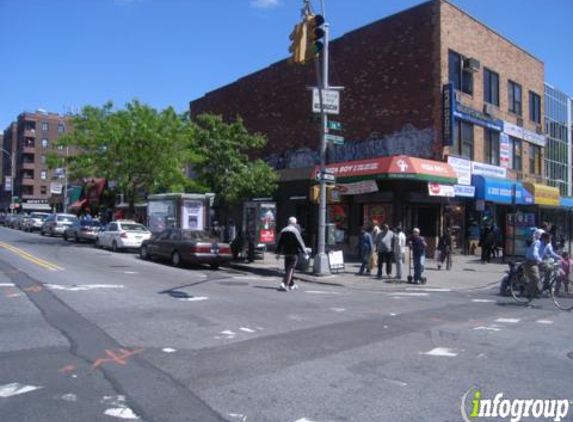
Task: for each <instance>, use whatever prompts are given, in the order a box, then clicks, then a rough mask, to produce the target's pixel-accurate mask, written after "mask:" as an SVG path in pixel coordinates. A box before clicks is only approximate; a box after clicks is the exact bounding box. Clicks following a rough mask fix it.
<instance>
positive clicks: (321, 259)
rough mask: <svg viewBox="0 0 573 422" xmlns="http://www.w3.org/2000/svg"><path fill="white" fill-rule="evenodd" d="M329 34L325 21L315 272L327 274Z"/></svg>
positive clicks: (320, 93) (320, 80) (319, 74)
mask: <svg viewBox="0 0 573 422" xmlns="http://www.w3.org/2000/svg"><path fill="white" fill-rule="evenodd" d="M323 16H324V3H323ZM328 36H329V25H328V22H325V23H324V48H323V50H322V75H321V72H320V70H319V69H318V62H317V76H318V82H319V83H318V86H319V89H318V96H319V102H320V121H321V127H322V128H321V133H320V202H319V209H318V250H317V253H316V255H315V258H314V274H316V275H327V274H330V266H329V264H328V256H327V255H326V180H325V179H324V174H325V173H326V146H327V141H326V134H327V133H328V116H327V114H326V112H325V110H324V101H323V98H322V97H323V92H325V91H326V90H327V89H328V87H329V85H328V42H329V40H328Z"/></svg>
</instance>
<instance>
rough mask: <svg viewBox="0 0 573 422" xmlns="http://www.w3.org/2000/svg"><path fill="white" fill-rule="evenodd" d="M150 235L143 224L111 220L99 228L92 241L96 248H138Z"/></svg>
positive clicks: (116, 249) (117, 249)
mask: <svg viewBox="0 0 573 422" xmlns="http://www.w3.org/2000/svg"><path fill="white" fill-rule="evenodd" d="M150 237H151V232H150V231H149V230H147V227H145V226H144V225H143V224H138V223H136V222H134V221H131V220H117V221H112V222H111V223H109V224H108V225H107V226H105V227H104V228H103V229H101V230H100V231H99V232H98V234H97V237H96V239H95V242H94V246H95V247H96V248H111V250H112V251H114V252H120V251H122V250H124V249H139V247H140V246H141V243H142V242H143V241H145V240H147V239H149V238H150Z"/></svg>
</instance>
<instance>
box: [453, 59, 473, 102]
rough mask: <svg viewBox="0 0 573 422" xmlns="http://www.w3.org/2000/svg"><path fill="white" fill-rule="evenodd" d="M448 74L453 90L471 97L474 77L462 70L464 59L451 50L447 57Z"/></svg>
mask: <svg viewBox="0 0 573 422" xmlns="http://www.w3.org/2000/svg"><path fill="white" fill-rule="evenodd" d="M448 73H449V81H450V82H452V83H453V84H454V88H455V89H457V90H458V91H462V92H465V93H466V94H470V95H473V88H474V75H473V73H472V72H470V71H466V70H464V57H463V56H462V55H460V54H458V53H456V52H455V51H451V50H450V52H449V55H448Z"/></svg>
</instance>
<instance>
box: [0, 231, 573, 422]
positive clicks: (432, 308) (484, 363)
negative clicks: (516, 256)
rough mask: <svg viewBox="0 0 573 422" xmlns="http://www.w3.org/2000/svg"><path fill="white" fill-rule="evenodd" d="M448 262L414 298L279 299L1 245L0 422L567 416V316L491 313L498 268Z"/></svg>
mask: <svg viewBox="0 0 573 422" xmlns="http://www.w3.org/2000/svg"><path fill="white" fill-rule="evenodd" d="M457 258H458V257H456V261H455V262H454V270H452V271H451V272H449V273H448V272H444V271H443V270H442V271H440V272H438V271H430V270H428V274H427V275H428V283H427V284H426V285H425V286H410V285H407V284H395V283H385V282H384V281H383V280H375V279H369V278H366V277H362V278H360V277H356V276H354V275H351V274H340V275H338V276H335V277H333V278H332V279H321V280H316V279H314V278H308V279H307V281H300V283H299V285H300V289H299V290H297V291H293V292H280V291H278V290H277V286H278V284H279V283H280V272H276V271H274V272H271V271H270V270H269V269H268V268H267V269H265V268H262V269H261V268H259V269H258V270H257V269H255V271H256V272H252V271H246V270H245V269H239V268H227V269H223V270H219V271H212V270H210V269H209V268H208V267H201V266H196V267H187V268H173V267H171V266H169V265H168V264H165V263H161V262H147V261H141V260H140V259H139V258H138V257H137V255H136V254H134V253H112V252H109V251H104V250H98V249H95V248H93V246H91V245H88V244H79V245H76V244H73V243H67V242H64V241H63V240H62V239H61V238H44V237H40V236H39V235H37V234H29V233H22V232H17V231H13V230H9V229H5V228H0V316H1V318H0V420H1V421H2V422H3V421H10V422H11V421H18V422H28V421H29V422H32V421H33V422H42V421H47V422H51V421H54V422H60V421H62V422H76V421H108V422H109V421H119V420H140V421H147V422H152V421H161V422H163V421H166V422H184V421H201V422H208V421H236V422H252V421H255V422H259V421H260V422H311V421H312V422H347V421H357V422H370V421H372V422H378V421H397V422H401V421H404V422H413V421H420V420H422V421H436V422H454V421H455V422H457V421H461V420H462V415H461V410H460V405H461V401H462V397H463V396H464V394H465V393H466V392H468V390H470V389H471V388H473V387H477V388H479V389H480V390H481V392H482V396H483V397H484V398H492V399H493V397H494V396H495V395H496V394H497V393H501V392H503V393H504V397H507V398H511V399H516V398H528V399H529V398H530V399H541V398H545V399H560V398H567V399H568V400H570V399H571V398H573V397H572V396H573V393H572V388H571V387H572V384H571V378H572V375H573V371H572V366H573V332H572V330H571V318H572V317H573V316H572V315H571V313H568V312H563V311H559V310H557V309H556V308H555V307H554V306H553V304H552V302H551V300H550V299H545V298H544V299H540V300H538V301H536V302H535V303H534V305H533V306H532V307H523V306H518V305H516V304H514V303H513V302H511V300H509V299H508V298H502V297H499V296H498V295H497V294H496V287H497V286H495V285H492V283H497V282H498V281H499V278H500V277H501V275H502V274H503V270H504V266H503V265H502V264H489V265H488V264H485V265H484V264H478V263H474V262H472V261H471V259H470V260H469V261H467V262H465V263H464V262H463V261H461V260H458V259H457ZM273 259H274V258H273ZM460 259H461V258H460ZM261 264H262V263H258V264H257V265H258V266H259V267H260V266H262V265H261ZM273 265H275V266H280V265H281V263H280V262H279V263H278V264H277V263H276V261H275V262H274V264H273ZM428 267H429V268H431V267H432V263H431V262H430V263H428ZM347 268H348V269H349V271H352V270H353V267H352V264H351V265H350V266H347ZM465 269H475V271H471V270H465ZM251 270H252V267H251ZM257 271H258V272H257ZM476 273H477V274H476ZM309 277H310V276H309ZM470 278H471V280H474V279H476V280H477V279H481V280H480V282H479V283H478V281H475V282H474V281H471V282H470V281H468V280H469V279H470ZM446 279H448V280H450V281H444V280H446ZM358 283H361V284H360V287H359V288H357V285H358ZM446 285H447V286H449V287H443V286H446ZM468 403H469V402H468ZM470 405H471V403H470ZM489 420H509V418H506V419H500V418H498V419H489ZM522 420H525V421H526V420H534V419H532V418H529V419H528V418H523V419H522ZM546 420H551V419H546ZM563 420H565V421H571V420H573V410H571V411H569V412H568V414H567V416H566V417H565V418H564V419H563Z"/></svg>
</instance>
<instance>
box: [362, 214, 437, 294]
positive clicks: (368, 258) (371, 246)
mask: <svg viewBox="0 0 573 422" xmlns="http://www.w3.org/2000/svg"><path fill="white" fill-rule="evenodd" d="M407 245H408V246H409V247H410V251H411V254H412V260H413V264H414V277H413V282H414V283H420V282H421V281H422V273H423V272H424V264H425V257H426V248H427V246H428V245H427V243H426V241H425V239H424V238H423V237H422V236H420V230H419V229H418V228H414V229H413V230H412V236H411V237H410V238H409V239H407V238H406V234H405V233H404V231H403V230H402V227H400V226H397V227H395V228H394V230H392V229H391V228H390V226H389V225H388V224H383V225H382V228H380V226H379V225H378V223H377V222H376V221H374V222H373V224H372V226H371V227H367V226H363V227H362V228H361V231H360V237H359V238H358V245H357V248H358V254H359V257H360V259H361V262H362V263H361V265H360V270H359V271H358V274H371V273H372V271H373V270H374V269H377V277H378V278H380V279H381V278H382V272H383V270H385V273H386V277H387V278H388V280H396V281H400V280H402V277H403V269H404V261H405V256H406V246H407ZM393 263H395V264H396V274H395V275H394V276H392V264H393Z"/></svg>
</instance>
